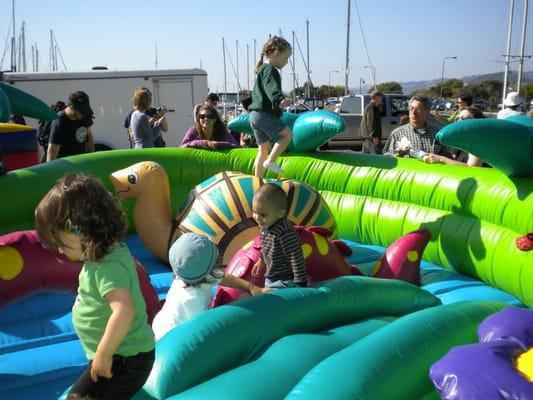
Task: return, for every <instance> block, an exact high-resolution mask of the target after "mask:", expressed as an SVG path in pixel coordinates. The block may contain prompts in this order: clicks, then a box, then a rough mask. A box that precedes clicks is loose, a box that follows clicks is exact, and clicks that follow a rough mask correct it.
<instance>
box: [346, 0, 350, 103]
mask: <svg viewBox="0 0 533 400" xmlns="http://www.w3.org/2000/svg"><path fill="white" fill-rule="evenodd" d="M350 5H351V0H348V17H347V19H346V69H345V76H344V95H345V96H347V95H348V75H349V73H350Z"/></svg>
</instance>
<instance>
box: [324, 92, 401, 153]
mask: <svg viewBox="0 0 533 400" xmlns="http://www.w3.org/2000/svg"><path fill="white" fill-rule="evenodd" d="M368 103H370V96H369V95H361V94H358V95H353V96H345V97H342V98H341V101H340V104H338V105H337V113H338V114H339V115H341V116H342V117H343V118H344V121H345V123H346V126H345V129H344V131H343V132H341V133H339V134H338V135H335V136H334V137H333V138H331V140H330V141H329V142H328V147H359V146H360V145H361V144H362V142H363V138H362V137H360V136H359V125H360V124H361V119H362V118H363V112H364V109H365V107H366V106H367V104H368ZM408 103H409V96H407V95H403V94H385V95H384V97H383V103H382V116H381V129H382V133H383V140H386V139H387V138H388V137H389V135H390V133H391V132H392V130H393V129H394V128H397V127H398V126H399V122H400V118H401V116H402V115H406V114H408V113H409V104H408Z"/></svg>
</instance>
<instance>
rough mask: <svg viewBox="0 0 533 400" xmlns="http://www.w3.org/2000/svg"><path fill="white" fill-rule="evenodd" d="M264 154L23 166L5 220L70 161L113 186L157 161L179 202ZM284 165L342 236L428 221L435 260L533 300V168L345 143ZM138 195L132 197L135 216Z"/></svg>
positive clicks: (165, 153) (144, 156)
mask: <svg viewBox="0 0 533 400" xmlns="http://www.w3.org/2000/svg"><path fill="white" fill-rule="evenodd" d="M255 154H256V153H255V150H253V149H235V150H231V151H227V152H222V151H208V150H202V149H175V148H168V149H149V150H136V151H131V150H118V151H112V152H100V153H95V154H91V155H80V156H76V157H70V158H68V159H62V160H57V161H55V162H53V163H50V164H46V165H39V166H36V167H33V168H29V169H27V170H19V171H15V172H12V173H9V174H8V175H7V176H5V177H2V178H0V190H1V192H2V194H3V198H2V200H1V201H0V205H1V206H0V230H1V233H7V232H12V231H15V230H20V229H29V228H32V227H33V210H34V208H35V206H36V205H37V203H38V201H39V200H40V199H41V197H42V196H43V195H44V194H45V193H46V191H47V190H48V189H49V188H50V186H51V184H52V182H53V181H54V180H55V179H57V178H59V177H60V176H62V175H63V174H65V173H66V172H69V171H86V172H89V173H92V174H94V175H95V176H97V177H100V178H101V179H102V180H103V181H104V182H105V184H106V185H107V187H108V188H109V189H110V190H112V189H111V185H110V182H109V180H108V178H107V176H108V175H109V173H111V172H113V171H115V170H118V169H121V168H124V167H126V166H128V165H131V164H134V163H136V162H139V161H142V160H153V161H157V162H159V163H160V164H161V165H163V167H164V168H165V169H166V171H167V173H168V175H169V179H170V187H171V196H172V206H173V209H174V210H177V209H178V207H179V206H180V204H181V203H182V202H183V201H184V200H185V198H186V196H187V194H188V192H189V190H190V189H192V188H193V187H194V185H196V184H197V183H198V182H201V181H203V180H204V179H206V178H208V177H210V176H212V175H214V174H216V173H218V172H219V171H222V170H234V171H241V172H245V173H251V171H252V170H253V161H254V157H255ZM281 166H282V167H283V168H284V169H285V171H286V176H287V177H290V178H294V179H298V180H301V181H304V182H307V183H309V184H310V185H312V186H313V187H315V188H316V189H317V190H318V191H319V192H321V193H322V195H323V197H324V198H325V200H326V202H327V203H328V204H329V206H330V208H331V210H332V212H333V214H334V215H335V217H336V219H337V223H338V232H339V237H341V238H345V239H348V240H353V241H356V242H360V243H368V244H375V245H380V246H388V245H389V244H391V243H392V242H393V241H394V240H396V239H397V238H398V237H400V236H402V235H403V234H405V233H408V232H410V231H413V230H415V229H418V228H419V227H421V226H423V227H426V228H427V229H429V230H430V231H431V233H432V236H433V237H432V240H431V242H430V243H429V245H428V246H427V248H426V251H425V253H424V259H425V260H427V261H429V262H432V263H435V264H438V265H441V266H443V267H446V268H454V269H455V270H457V271H459V272H461V273H464V274H467V275H470V276H473V277H477V278H479V279H481V280H483V281H484V282H486V283H488V284H489V285H491V286H494V287H496V288H499V289H502V290H504V291H506V292H509V293H511V294H513V295H515V296H516V297H518V298H520V299H521V300H522V301H523V302H524V303H525V304H527V305H528V306H530V307H531V306H533V268H531V266H532V265H533V252H522V251H520V250H518V248H517V247H516V245H515V239H516V238H517V237H518V236H521V235H523V234H525V233H527V232H532V231H533V179H532V178H509V177H507V176H505V175H504V174H503V173H501V172H499V171H498V170H495V169H489V168H467V167H455V166H447V165H428V164H424V163H422V162H419V161H418V160H415V159H397V158H392V157H376V156H370V155H363V154H354V153H351V154H350V153H336V152H325V153H313V154H312V155H310V154H291V155H286V156H284V157H283V158H282V159H281ZM132 204H133V203H132V202H130V203H128V204H127V207H128V212H129V215H130V218H131V206H132ZM130 225H133V224H130Z"/></svg>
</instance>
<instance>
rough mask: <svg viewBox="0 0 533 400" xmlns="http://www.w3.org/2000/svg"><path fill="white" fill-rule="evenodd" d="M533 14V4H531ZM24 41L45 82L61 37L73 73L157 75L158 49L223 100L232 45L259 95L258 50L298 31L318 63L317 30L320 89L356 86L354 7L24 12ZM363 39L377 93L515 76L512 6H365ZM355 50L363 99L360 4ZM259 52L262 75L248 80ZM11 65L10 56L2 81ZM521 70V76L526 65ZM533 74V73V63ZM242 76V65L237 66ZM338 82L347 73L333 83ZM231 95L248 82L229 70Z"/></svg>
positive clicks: (232, 5) (481, 1)
mask: <svg viewBox="0 0 533 400" xmlns="http://www.w3.org/2000/svg"><path fill="white" fill-rule="evenodd" d="M523 3H524V2H523V0H515V19H514V31H513V46H512V51H511V53H512V54H519V52H520V35H521V25H522V8H523ZM530 3H531V2H530ZM1 4H2V11H3V12H2V13H1V15H0V46H1V47H0V50H1V51H2V52H3V50H4V44H5V42H6V38H7V37H8V36H10V35H11V32H10V31H8V29H9V26H10V22H11V0H1ZM15 4H16V7H15V10H16V16H15V17H16V21H17V29H18V28H19V27H20V24H21V22H22V21H25V22H26V49H27V50H26V51H27V54H28V65H29V67H30V68H31V58H29V57H30V53H31V44H33V43H37V46H38V48H39V51H40V61H39V63H40V70H41V71H46V70H48V62H49V61H48V60H49V37H50V33H49V30H50V29H53V31H54V34H55V36H56V38H57V41H58V43H59V48H60V50H61V53H62V55H63V58H64V60H65V63H66V66H67V69H68V70H70V71H80V70H88V69H90V68H91V67H92V66H95V65H106V66H107V67H108V68H110V69H152V68H154V67H155V44H156V43H157V46H158V61H159V68H193V67H196V68H198V67H200V65H201V66H202V67H203V68H204V69H205V70H206V71H207V73H208V83H209V86H210V89H211V90H222V89H223V55H222V38H224V39H225V41H226V46H227V51H228V54H229V56H230V57H231V59H232V62H233V64H234V65H235V64H236V58H237V57H236V40H238V43H239V78H240V79H239V82H240V85H241V87H243V88H246V87H247V82H246V81H247V71H248V74H249V76H250V83H249V85H250V87H251V86H252V85H253V81H252V80H253V73H252V65H253V63H255V59H254V55H253V48H254V39H255V40H256V41H257V52H259V49H260V47H261V46H262V45H263V43H264V42H265V41H266V39H267V38H268V35H269V34H270V33H272V34H278V33H279V31H280V30H281V32H282V34H283V35H284V36H285V37H286V38H288V39H291V40H290V41H292V31H295V32H296V36H297V38H298V41H299V43H300V45H301V47H302V51H303V53H304V55H305V54H306V20H309V23H310V24H309V33H310V66H311V71H312V72H311V79H312V81H313V83H314V84H315V85H319V84H328V81H329V80H330V78H331V83H332V84H340V85H344V73H345V51H346V50H345V49H346V18H347V1H346V0H329V1H318V0H284V1H280V0H268V1H266V0H265V1H261V2H259V1H254V0H247V1H244V0H242V1H241V0H225V1H202V2H199V1H181V0H176V1H170V0H159V1H155V2H147V1H139V0H130V1H127V2H126V1H120V0H116V1H112V0H107V1H103V0H91V1H84V2H81V1H73V0H69V1H66V0H54V1H49V2H48V1H47V2H44V1H42V0H17V1H16V3H15ZM357 5H358V8H359V12H360V16H361V21H362V25H363V30H364V33H365V37H366V42H367V45H368V49H369V53H370V58H371V61H372V64H373V65H374V66H375V69H376V78H377V82H378V83H379V82H384V81H392V80H394V81H400V82H402V81H411V80H426V79H434V78H440V76H441V68H442V59H443V57H446V56H457V60H447V61H446V67H445V76H446V78H455V77H457V78H459V77H462V76H466V75H473V74H480V73H489V72H498V71H503V64H501V63H498V62H496V61H503V57H502V54H504V53H505V48H506V40H507V19H508V12H509V1H508V0H381V1H379V0H357ZM532 9H533V4H530V6H529V18H528V35H527V37H528V40H529V42H528V43H526V54H533V43H532V42H533V40H532V39H533V33H532V32H533V17H532V14H533V10H532ZM351 23H352V24H351V39H350V68H349V69H350V74H349V84H350V86H351V87H358V86H359V79H360V78H363V79H365V80H366V81H367V83H370V82H371V75H370V69H368V68H365V65H368V64H369V63H368V60H367V57H366V53H365V51H364V46H363V41H362V36H361V31H360V26H359V22H358V19H357V14H356V12H355V6H354V2H353V0H352V16H351ZM247 45H248V47H249V53H248V54H249V58H250V62H249V65H250V69H249V70H248V69H247V65H248V63H247V50H246V46H247ZM293 57H294V58H295V61H296V73H297V75H298V76H299V79H300V82H303V81H304V78H305V76H306V72H305V69H304V66H303V61H302V58H301V56H300V54H299V51H298V50H297V49H296V50H295V52H294V56H293ZM9 65H10V58H9V51H8V52H7V54H6V56H5V59H4V62H3V64H2V69H3V70H5V69H8V68H9ZM514 65H516V64H514ZM524 66H525V68H524V69H525V70H531V69H533V59H530V60H526V63H525V65H524ZM235 67H236V65H235ZM332 71H339V72H338V73H337V72H332ZM290 73H291V71H290V68H289V66H287V67H286V68H285V69H284V71H283V74H282V75H283V87H284V90H286V91H288V90H290V89H291V88H292V78H291V75H290ZM227 81H228V90H229V91H233V90H234V88H235V86H236V78H235V74H234V72H233V69H232V66H231V64H230V61H229V58H227Z"/></svg>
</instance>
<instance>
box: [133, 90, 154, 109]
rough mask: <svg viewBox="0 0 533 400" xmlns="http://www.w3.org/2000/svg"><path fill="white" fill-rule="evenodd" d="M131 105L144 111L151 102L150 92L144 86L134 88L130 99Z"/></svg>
mask: <svg viewBox="0 0 533 400" xmlns="http://www.w3.org/2000/svg"><path fill="white" fill-rule="evenodd" d="M131 102H132V103H133V107H134V108H135V109H136V110H139V111H143V112H144V111H146V110H148V109H149V108H150V104H152V93H150V91H149V90H146V88H142V89H136V90H135V91H134V92H133V98H132V99H131Z"/></svg>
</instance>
